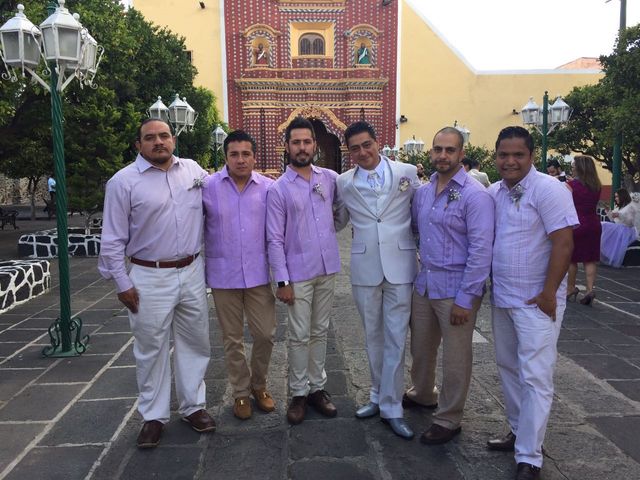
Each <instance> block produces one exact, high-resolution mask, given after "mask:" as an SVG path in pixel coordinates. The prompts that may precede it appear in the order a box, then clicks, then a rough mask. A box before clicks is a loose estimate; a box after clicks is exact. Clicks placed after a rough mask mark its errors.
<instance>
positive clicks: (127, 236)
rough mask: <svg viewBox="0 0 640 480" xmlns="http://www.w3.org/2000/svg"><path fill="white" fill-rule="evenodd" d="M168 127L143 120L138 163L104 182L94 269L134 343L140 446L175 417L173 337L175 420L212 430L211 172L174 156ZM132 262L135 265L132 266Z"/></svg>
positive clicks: (156, 440) (153, 442) (157, 438)
mask: <svg viewBox="0 0 640 480" xmlns="http://www.w3.org/2000/svg"><path fill="white" fill-rule="evenodd" d="M174 146H175V137H174V136H172V134H171V128H170V126H169V125H168V124H167V123H165V122H163V121H160V120H156V119H147V120H144V121H143V122H142V124H141V125H140V128H139V129H138V140H137V142H136V147H137V148H138V152H139V153H138V157H137V158H136V161H135V162H134V163H132V164H130V165H128V166H126V167H125V168H123V169H122V170H120V171H119V172H117V173H116V174H115V175H114V176H113V177H112V178H111V179H110V180H109V182H108V183H107V188H106V195H105V201H104V218H103V227H102V242H101V251H100V259H99V265H98V269H99V270H100V273H101V274H102V276H103V277H104V278H107V279H113V280H114V281H115V283H116V289H117V292H118V298H119V299H120V301H121V302H122V303H123V304H124V305H125V306H126V307H127V309H128V311H129V322H130V324H131V330H132V331H133V335H134V337H135V343H134V346H133V353H134V356H135V358H136V377H137V380H138V390H139V397H138V411H139V412H140V414H141V415H142V418H143V419H144V425H143V427H142V430H141V431H140V434H139V435H138V440H137V444H138V447H139V448H153V447H155V446H156V445H158V443H159V441H160V436H161V434H162V429H163V426H164V424H166V423H167V422H168V421H169V417H170V406H169V405H170V400H171V365H170V363H169V356H170V352H169V350H170V340H171V337H173V343H174V353H173V364H174V369H175V377H176V395H177V397H178V414H179V415H180V416H181V417H182V419H183V420H184V421H186V422H188V423H189V424H190V425H191V427H192V428H193V429H194V430H196V431H197V432H201V433H202V432H212V431H214V430H215V428H216V425H215V422H214V421H213V419H212V418H211V417H210V416H209V414H208V413H207V411H206V410H205V384H204V380H203V379H204V374H205V371H206V369H207V365H208V364H209V356H210V345H209V315H208V305H207V297H206V291H205V283H204V262H203V260H202V257H201V256H199V253H200V245H201V239H202V225H203V217H202V190H201V188H202V186H203V184H204V179H205V177H206V172H205V171H204V170H203V169H202V168H201V167H200V166H199V165H198V164H197V163H196V162H194V161H193V160H189V159H185V158H177V157H175V156H174V155H173V150H174ZM126 257H128V258H129V262H130V265H129V266H127V264H126V261H125V260H126Z"/></svg>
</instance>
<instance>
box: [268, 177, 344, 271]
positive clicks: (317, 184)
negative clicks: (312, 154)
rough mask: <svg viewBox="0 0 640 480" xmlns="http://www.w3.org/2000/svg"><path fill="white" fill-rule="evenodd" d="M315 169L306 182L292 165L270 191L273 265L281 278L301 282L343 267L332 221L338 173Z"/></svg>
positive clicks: (269, 236) (269, 221) (270, 249)
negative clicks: (309, 179)
mask: <svg viewBox="0 0 640 480" xmlns="http://www.w3.org/2000/svg"><path fill="white" fill-rule="evenodd" d="M311 169H312V173H311V181H309V182H307V181H306V180H305V179H304V178H302V177H301V176H300V175H298V174H297V173H296V172H295V171H294V170H293V169H291V168H287V170H286V172H285V173H284V174H283V175H282V176H281V177H280V178H279V179H278V180H277V181H276V182H275V183H274V184H272V185H271V187H270V188H269V192H268V193H267V244H268V250H269V264H270V266H271V273H272V275H273V279H274V280H275V281H276V282H281V281H285V280H290V281H292V282H302V281H305V280H310V279H312V278H316V277H319V276H321V275H330V274H332V273H337V272H339V271H340V255H339V253H338V239H337V237H336V229H335V227H334V224H333V203H334V201H335V196H336V178H337V176H338V174H337V173H336V172H334V171H333V170H328V169H326V168H320V167H316V166H312V167H311Z"/></svg>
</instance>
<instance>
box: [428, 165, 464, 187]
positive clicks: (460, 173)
mask: <svg viewBox="0 0 640 480" xmlns="http://www.w3.org/2000/svg"><path fill="white" fill-rule="evenodd" d="M468 180H469V177H468V175H467V172H466V171H465V169H464V167H463V168H460V170H458V171H457V172H456V174H455V175H454V176H453V177H451V180H449V183H451V182H456V183H457V184H458V185H460V187H464V184H465V183H466V182H467V181H468ZM437 181H438V172H435V173H433V174H432V175H431V179H430V182H431V183H432V184H435V183H436V182H437Z"/></svg>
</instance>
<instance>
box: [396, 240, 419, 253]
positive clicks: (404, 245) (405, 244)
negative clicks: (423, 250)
mask: <svg viewBox="0 0 640 480" xmlns="http://www.w3.org/2000/svg"><path fill="white" fill-rule="evenodd" d="M398 248H399V249H400V250H416V242H415V240H413V239H408V238H401V239H400V240H398Z"/></svg>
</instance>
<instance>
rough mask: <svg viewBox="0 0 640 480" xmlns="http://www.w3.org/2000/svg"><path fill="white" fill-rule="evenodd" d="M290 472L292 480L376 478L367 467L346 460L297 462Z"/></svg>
mask: <svg viewBox="0 0 640 480" xmlns="http://www.w3.org/2000/svg"><path fill="white" fill-rule="evenodd" d="M372 467H374V466H373V465H372ZM289 471H290V477H289V478H291V480H327V479H331V480H371V479H372V478H375V477H374V476H373V475H372V473H371V471H370V470H368V469H367V468H366V466H359V465H356V464H354V463H352V462H349V461H345V460H343V461H335V460H311V461H304V462H296V463H294V464H293V465H291V467H290V468H289Z"/></svg>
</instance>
